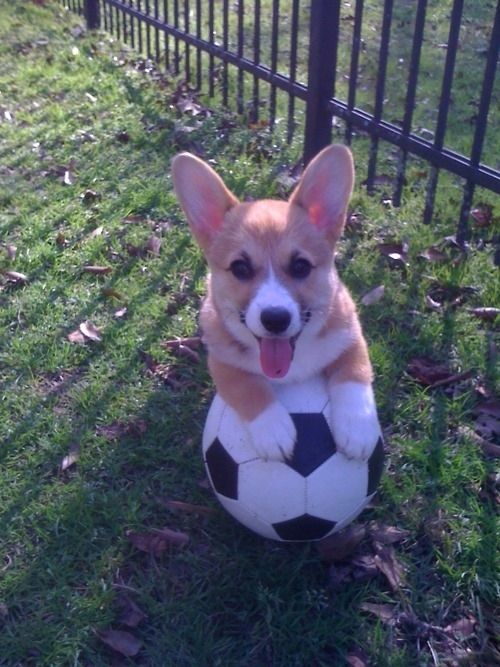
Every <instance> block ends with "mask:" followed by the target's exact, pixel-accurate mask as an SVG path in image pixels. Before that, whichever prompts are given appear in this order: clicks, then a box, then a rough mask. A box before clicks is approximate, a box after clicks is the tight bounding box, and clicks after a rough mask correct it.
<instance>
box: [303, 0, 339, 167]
mask: <svg viewBox="0 0 500 667" xmlns="http://www.w3.org/2000/svg"><path fill="white" fill-rule="evenodd" d="M339 21H340V0H312V2H311V21H310V25H309V63H308V83H307V87H308V92H307V101H306V127H305V138H304V164H307V163H308V162H309V161H310V160H311V159H312V158H313V157H314V156H315V155H316V153H318V152H319V151H320V150H321V149H322V148H324V147H325V146H327V145H328V144H329V143H330V142H331V140H332V113H331V111H330V110H329V107H328V102H329V100H330V98H332V97H333V96H334V94H335V90H334V86H335V70H336V68H337V42H338V36H339Z"/></svg>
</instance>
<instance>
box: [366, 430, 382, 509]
mask: <svg viewBox="0 0 500 667" xmlns="http://www.w3.org/2000/svg"><path fill="white" fill-rule="evenodd" d="M383 471H384V441H383V440H382V438H379V439H378V441H377V444H376V445H375V449H374V450H373V452H372V453H371V455H370V458H369V459H368V489H367V491H366V495H367V496H371V495H372V493H375V491H376V489H377V486H378V483H379V482H380V478H381V477H382V473H383Z"/></svg>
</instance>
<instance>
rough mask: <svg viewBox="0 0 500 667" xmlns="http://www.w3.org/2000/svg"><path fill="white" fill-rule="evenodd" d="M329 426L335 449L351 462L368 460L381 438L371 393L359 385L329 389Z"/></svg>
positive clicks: (370, 390) (346, 384) (342, 384)
mask: <svg viewBox="0 0 500 667" xmlns="http://www.w3.org/2000/svg"><path fill="white" fill-rule="evenodd" d="M330 401H331V413H330V414H331V425H332V432H333V437H334V439H335V442H336V444H337V448H338V450H339V451H340V452H342V453H343V454H345V456H347V457H348V458H350V459H367V458H368V457H369V456H370V454H371V453H372V451H373V450H374V448H375V445H376V444H377V441H378V439H379V438H380V436H381V430H380V424H379V422H378V417H377V408H376V406H375V399H374V396H373V390H372V388H371V386H370V385H366V384H362V383H361V382H342V383H339V384H335V385H332V386H331V387H330Z"/></svg>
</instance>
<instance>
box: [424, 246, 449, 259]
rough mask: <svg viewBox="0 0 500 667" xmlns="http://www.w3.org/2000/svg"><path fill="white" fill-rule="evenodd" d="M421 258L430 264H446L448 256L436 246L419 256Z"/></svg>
mask: <svg viewBox="0 0 500 667" xmlns="http://www.w3.org/2000/svg"><path fill="white" fill-rule="evenodd" d="M419 257H421V258H422V259H426V260H427V261H428V262H445V261H446V260H447V259H448V255H446V253H444V252H443V251H442V250H440V249H439V248H436V246H431V247H430V248H427V250H424V251H423V252H421V253H420V254H419Z"/></svg>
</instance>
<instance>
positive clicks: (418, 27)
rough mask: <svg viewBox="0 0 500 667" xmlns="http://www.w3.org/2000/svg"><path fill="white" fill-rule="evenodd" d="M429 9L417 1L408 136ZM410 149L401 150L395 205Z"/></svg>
mask: <svg viewBox="0 0 500 667" xmlns="http://www.w3.org/2000/svg"><path fill="white" fill-rule="evenodd" d="M426 10H427V0H419V2H418V3H417V13H416V16H415V28H414V32H413V45H412V51H411V56H410V69H409V74H408V87H407V89H406V102H405V113H404V118H403V126H402V132H403V134H404V135H405V136H408V135H409V134H410V132H411V124H412V119H413V110H414V108H415V97H416V92H417V81H418V72H419V68H420V52H421V50H422V42H423V36H424V26H425V13H426ZM407 157H408V151H406V150H404V149H403V150H401V152H400V154H399V161H398V171H397V176H396V187H395V189H394V194H393V197H392V201H393V204H394V206H400V205H401V193H402V191H403V185H404V180H405V174H406V160H407Z"/></svg>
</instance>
